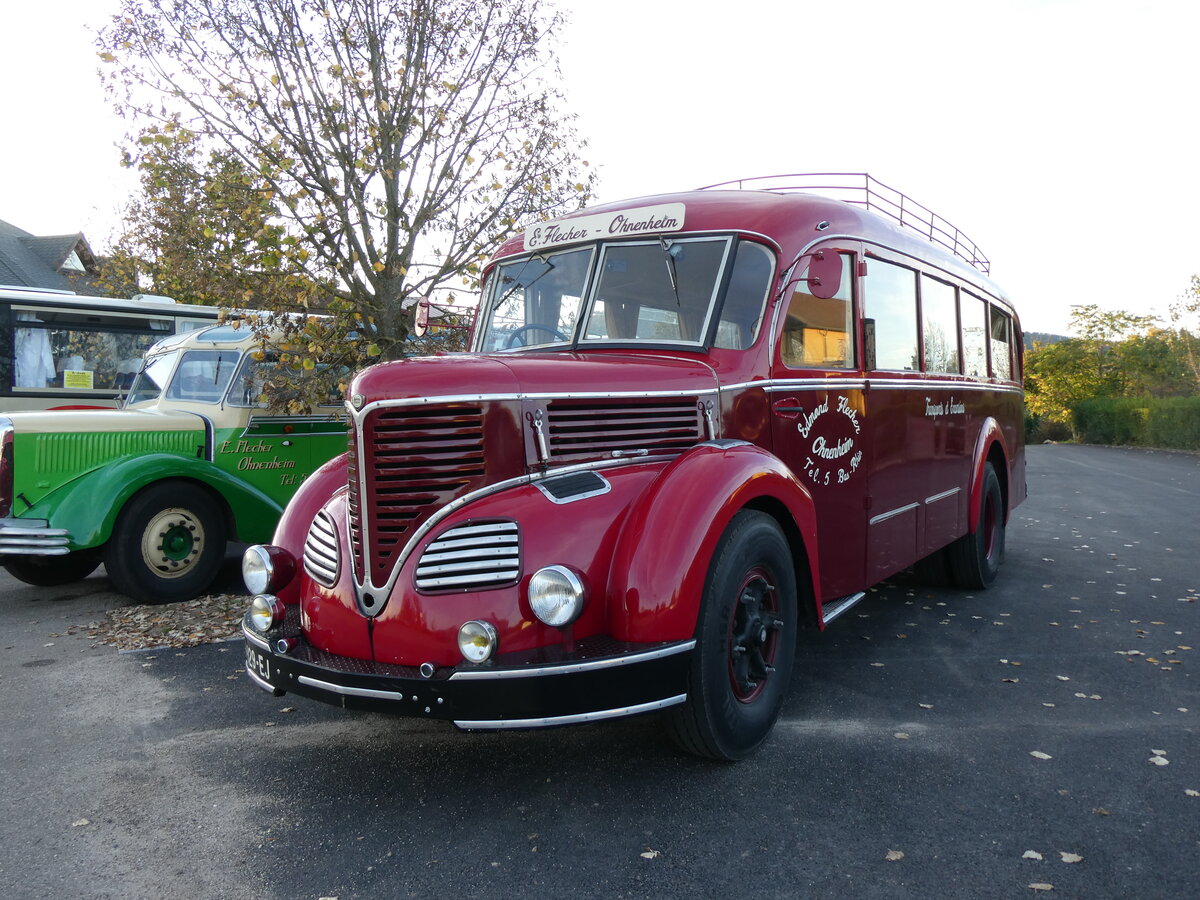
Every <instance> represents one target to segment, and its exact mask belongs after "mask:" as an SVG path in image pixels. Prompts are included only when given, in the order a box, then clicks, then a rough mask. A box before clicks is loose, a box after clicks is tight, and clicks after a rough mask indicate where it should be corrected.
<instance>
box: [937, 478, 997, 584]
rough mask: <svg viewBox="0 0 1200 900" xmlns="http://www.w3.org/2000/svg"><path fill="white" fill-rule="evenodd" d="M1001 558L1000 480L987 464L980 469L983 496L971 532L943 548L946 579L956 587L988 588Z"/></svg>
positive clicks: (994, 576) (995, 574)
mask: <svg viewBox="0 0 1200 900" xmlns="http://www.w3.org/2000/svg"><path fill="white" fill-rule="evenodd" d="M1003 558H1004V498H1003V497H1002V495H1001V493H1000V479H999V478H998V477H997V475H996V470H995V468H994V467H993V466H992V464H991V463H987V464H986V465H985V466H984V469H983V497H982V498H981V501H980V504H979V521H978V522H976V523H975V531H974V532H972V533H970V534H964V535H963V536H962V537H960V538H959V539H958V540H956V541H955V542H954V543H953V544H951V545H950V546H949V547H947V548H946V561H947V563H949V566H950V577H951V579H952V580H953V582H954V584H955V585H956V586H958V587H960V588H968V589H973V590H975V589H984V588H988V587H991V585H992V582H994V581H995V580H996V576H997V575H998V574H999V572H1000V562H1001V560H1002V559H1003Z"/></svg>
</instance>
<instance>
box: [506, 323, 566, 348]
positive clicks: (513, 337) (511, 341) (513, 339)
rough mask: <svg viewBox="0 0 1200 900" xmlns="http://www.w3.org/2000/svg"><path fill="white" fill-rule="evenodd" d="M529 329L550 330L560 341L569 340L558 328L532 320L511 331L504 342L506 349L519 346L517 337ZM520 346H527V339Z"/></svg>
mask: <svg viewBox="0 0 1200 900" xmlns="http://www.w3.org/2000/svg"><path fill="white" fill-rule="evenodd" d="M527 331H548V332H550V333H551V334H552V335H554V336H555V337H556V338H558V339H559V340H560V341H565V340H567V336H566V335H565V334H563V333H562V332H561V331H559V330H558V329H557V328H551V327H550V326H549V325H541V324H539V323H537V322H530V323H529V324H528V325H522V326H521V327H520V328H514V329H513V330H512V331H511V332H509V335H508V340H506V341H505V342H504V349H505V350H511V349H512V348H513V347H516V346H517V338H518V337H520V336H521V335H523V334H525V332H527ZM520 346H522V347H524V346H525V341H521V343H520Z"/></svg>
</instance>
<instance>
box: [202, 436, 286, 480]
mask: <svg viewBox="0 0 1200 900" xmlns="http://www.w3.org/2000/svg"><path fill="white" fill-rule="evenodd" d="M274 448H275V445H274V444H269V443H267V442H266V441H264V440H261V439H259V440H253V441H250V440H244V439H239V440H236V441H221V446H220V448H218V450H217V452H218V453H220V454H222V455H233V456H240V457H241V458H240V459H239V460H238V461H237V463H236V465H235V468H236V469H237V471H239V472H258V471H263V470H272V469H283V470H286V469H294V468H296V461H295V460H294V459H280V458H279V456H278V455H276V454H274V453H272V451H273V450H274ZM267 454H271V456H270V458H264V457H266V456H267ZM306 477H307V475H303V476H300V478H299V480H297V474H296V473H291V472H286V471H285V472H283V473H281V474H280V476H279V483H280V484H281V485H295V484H299V483H300V481H303V480H304V478H306Z"/></svg>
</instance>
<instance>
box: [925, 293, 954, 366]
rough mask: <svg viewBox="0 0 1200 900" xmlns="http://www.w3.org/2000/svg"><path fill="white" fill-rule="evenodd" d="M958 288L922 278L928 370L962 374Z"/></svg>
mask: <svg viewBox="0 0 1200 900" xmlns="http://www.w3.org/2000/svg"><path fill="white" fill-rule="evenodd" d="M955 293H956V291H955V289H954V287H953V286H952V285H949V284H946V283H945V282H944V281H938V280H937V279H934V278H930V277H929V276H928V275H924V274H923V275H921V330H922V334H923V335H924V343H925V371H926V372H949V373H953V374H955V375H957V374H958V373H959V372H961V371H962V368H961V366H959V364H958V302H957V298H956V297H955Z"/></svg>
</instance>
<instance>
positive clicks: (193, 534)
mask: <svg viewBox="0 0 1200 900" xmlns="http://www.w3.org/2000/svg"><path fill="white" fill-rule="evenodd" d="M225 540H226V528H225V519H224V517H223V516H222V515H221V510H220V507H219V506H218V505H217V502H216V501H215V500H214V499H213V498H212V497H211V496H210V495H209V494H208V493H207V492H205V491H204V490H203V489H202V488H199V487H197V486H196V485H194V484H188V483H187V482H164V483H162V484H156V485H152V486H151V487H148V488H146V490H144V491H142V493H140V494H138V495H137V496H136V497H134V498H133V499H132V500H131V501H130V502H129V503H128V504H127V505H126V507H125V508H124V509H123V510H121V514H120V516H118V517H117V523H116V526H115V527H114V528H113V533H112V537H111V538H109V541H108V545H107V546H106V547H105V555H104V566H105V568H106V569H107V570H108V577H109V578H111V579H112V582H113V584H114V585H115V586H116V588H117V590H119V591H121V593H123V594H127V595H129V596H130V597H132V598H133V599H134V600H137V601H138V602H140V603H168V602H171V601H175V600H189V599H191V598H192V597H195V596H196V595H197V594H199V593H200V592H201V591H203V590H204V589H205V588H206V587H208V586H209V585H210V584H211V583H212V581H213V579H214V578H216V576H217V573H218V572H219V571H220V569H221V563H222V562H223V561H224V559H225Z"/></svg>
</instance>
